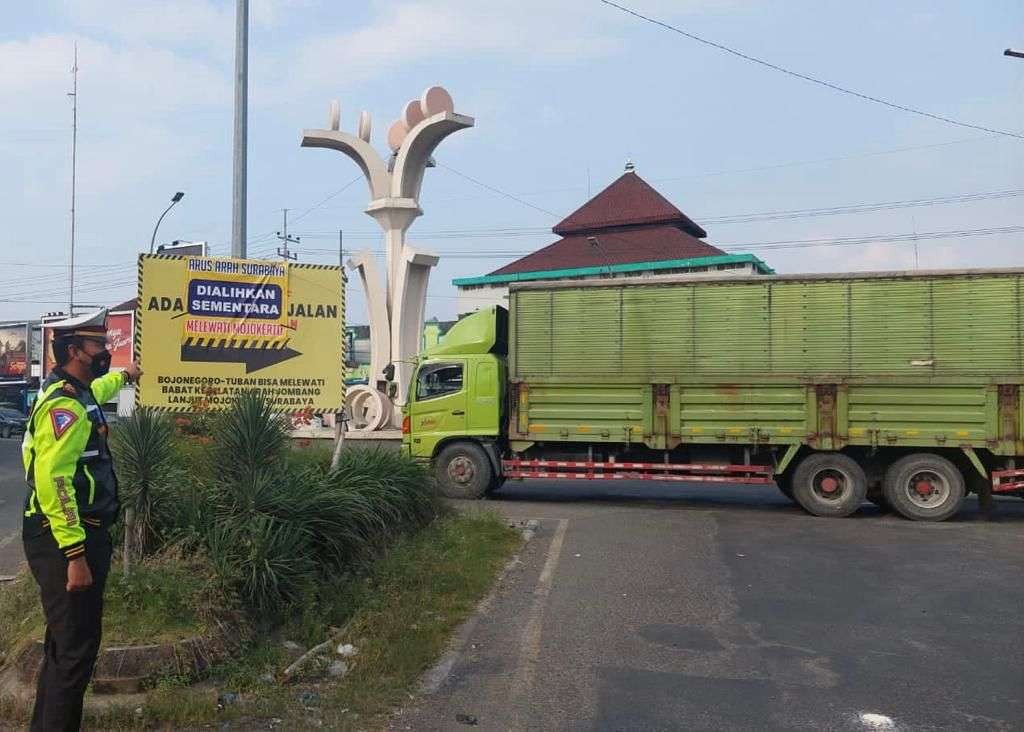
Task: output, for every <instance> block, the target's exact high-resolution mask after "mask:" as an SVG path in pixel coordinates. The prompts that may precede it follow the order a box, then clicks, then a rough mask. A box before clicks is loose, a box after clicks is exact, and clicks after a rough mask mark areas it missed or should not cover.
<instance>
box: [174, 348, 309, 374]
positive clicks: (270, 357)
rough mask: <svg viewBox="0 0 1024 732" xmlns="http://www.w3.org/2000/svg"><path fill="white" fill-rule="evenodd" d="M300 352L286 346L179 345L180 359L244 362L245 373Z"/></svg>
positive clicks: (285, 359) (272, 364)
mask: <svg viewBox="0 0 1024 732" xmlns="http://www.w3.org/2000/svg"><path fill="white" fill-rule="evenodd" d="M301 355H302V354H301V353H299V352H298V351H296V350H295V349H293V348H288V347H287V346H285V347H283V348H237V347H235V346H227V345H225V346H194V345H191V344H185V345H183V346H182V347H181V360H182V361H198V362H202V363H244V364H245V373H247V374H251V373H252V372H253V371H259V370H260V369H265V368H267V367H268V366H274V365H275V364H279V363H281V362H283V361H287V360H288V359H290V358H295V357H296V356H301Z"/></svg>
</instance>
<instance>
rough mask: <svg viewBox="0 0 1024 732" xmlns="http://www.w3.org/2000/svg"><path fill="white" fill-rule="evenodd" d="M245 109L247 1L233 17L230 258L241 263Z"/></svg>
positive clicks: (243, 247)
mask: <svg viewBox="0 0 1024 732" xmlns="http://www.w3.org/2000/svg"><path fill="white" fill-rule="evenodd" d="M248 105H249V0H237V12H236V14H235V156H234V162H235V167H234V177H233V181H234V184H233V186H232V188H233V191H232V196H231V256H232V257H236V258H239V259H245V254H246V251H245V244H246V242H245V236H246V234H245V214H246V149H247V147H248Z"/></svg>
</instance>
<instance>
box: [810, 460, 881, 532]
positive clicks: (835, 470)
mask: <svg viewBox="0 0 1024 732" xmlns="http://www.w3.org/2000/svg"><path fill="white" fill-rule="evenodd" d="M867 492H868V479H867V476H866V475H865V474H864V469H863V468H861V467H860V465H858V464H857V462H856V461H855V460H854V459H853V458H851V457H849V456H847V455H843V454H842V453H838V452H818V453H813V454H811V455H808V456H807V457H806V458H804V459H803V460H802V461H801V462H800V464H799V465H797V466H796V470H795V471H794V472H793V497H794V498H795V499H796V502H797V503H799V504H800V505H801V506H803V508H804V510H805V511H807V512H808V513H811V514H814V515H815V516H825V517H830V518H842V517H844V516H849V515H850V514H851V513H853V512H854V511H856V510H857V509H858V508H860V505H861V504H862V503H864V499H865V497H866V496H867Z"/></svg>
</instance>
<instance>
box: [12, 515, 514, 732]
mask: <svg viewBox="0 0 1024 732" xmlns="http://www.w3.org/2000/svg"><path fill="white" fill-rule="evenodd" d="M519 542H520V538H519V534H518V533H517V532H516V531H514V530H512V529H510V528H509V527H508V526H507V525H506V524H505V522H503V521H502V520H501V519H500V518H498V517H497V516H495V515H493V514H478V515H473V516H462V515H457V516H447V517H444V518H441V519H438V520H436V521H435V522H433V523H432V524H430V525H429V526H427V527H426V528H424V529H422V530H421V531H419V532H417V533H415V534H411V535H408V536H404V537H401V538H399V539H398V540H397V541H396V542H395V543H394V544H393V545H392V547H391V549H390V550H389V551H388V552H387V553H386V554H385V555H383V556H381V557H380V558H378V559H376V560H374V561H372V562H371V563H369V564H368V565H367V566H366V568H365V570H364V571H362V572H360V573H358V574H353V575H350V576H348V577H344V578H341V579H339V580H338V581H336V582H334V583H332V584H330V585H328V586H325V587H323V588H322V592H321V593H320V598H321V599H319V600H315V601H314V600H313V599H312V598H311V599H310V602H309V603H304V604H303V606H296V610H299V608H300V607H305V610H304V611H300V612H299V613H298V615H297V616H295V617H293V618H292V620H291V621H290V622H289V623H287V624H286V625H284V626H283V627H282V628H281V629H280V631H279V632H278V633H277V634H275V636H274V637H273V638H265V639H264V640H262V641H261V642H258V643H256V644H255V645H253V646H251V647H250V648H249V649H248V650H246V651H245V652H244V653H243V654H242V655H241V656H240V657H239V658H237V659H235V660H233V661H230V662H228V663H224V664H221V665H219V666H216V667H214V668H213V669H212V671H211V676H210V678H209V679H208V680H207V682H206V683H205V684H204V685H202V686H201V687H200V688H198V689H197V688H192V687H187V686H185V684H184V681H183V680H179V679H173V678H171V679H165V680H163V681H162V682H160V683H158V684H157V687H156V689H154V690H153V691H152V692H150V694H149V696H148V698H147V702H146V704H145V706H144V708H143V712H142V715H141V716H137V715H135V714H134V712H133V711H129V710H125V711H107V712H104V713H102V714H95V713H93V714H89V715H87V720H86V722H87V724H88V726H92V727H102V728H104V729H138V728H139V727H149V728H161V729H165V728H172V729H177V728H182V727H202V726H204V725H208V724H213V723H220V722H224V721H227V720H238V724H240V725H242V726H244V723H245V720H254V721H255V720H262V721H264V722H265V721H266V720H267V719H270V718H280V719H283V720H284V721H285V724H286V728H301V729H305V728H308V727H309V726H311V725H313V724H315V722H314V721H313V720H318V721H319V722H320V723H322V724H323V726H324V727H325V728H330V729H339V728H340V729H346V728H355V727H358V728H360V729H366V728H368V727H369V728H373V727H375V726H377V725H376V724H375V720H376V721H382V719H380V717H381V715H384V714H386V713H387V712H388V711H389V710H391V709H392V708H393V707H395V706H396V705H398V704H400V703H402V702H404V701H406V700H407V699H408V697H407V696H406V694H407V693H408V692H409V691H410V690H412V687H413V686H414V685H415V684H416V682H417V681H418V680H419V678H420V676H421V675H422V674H423V673H424V672H425V671H426V670H427V669H428V668H430V666H431V665H432V664H433V663H435V662H436V661H437V659H438V658H439V657H440V655H441V654H442V653H443V651H444V650H445V647H446V645H447V643H448V641H449V639H450V637H451V634H452V632H453V631H454V630H455V628H456V627H457V626H458V625H459V623H461V622H462V621H463V620H465V619H466V618H467V617H469V615H470V614H471V613H472V612H473V610H474V608H475V607H476V605H477V603H478V602H479V601H480V600H481V599H482V598H483V596H484V595H485V594H486V593H487V592H488V590H489V589H490V587H491V585H492V583H493V582H494V578H495V576H496V575H497V573H498V571H499V570H500V569H501V567H502V566H504V564H505V562H506V561H507V560H508V557H509V556H510V555H511V553H512V552H513V551H515V549H516V548H517V547H518V546H519ZM140 581H142V580H141V579H140ZM332 628H333V629H337V628H344V629H345V631H344V632H343V633H342V634H341V636H340V639H339V641H340V642H345V643H352V644H353V645H355V646H356V647H357V648H358V654H357V655H356V656H355V657H354V658H351V659H348V661H349V662H350V665H351V670H350V672H349V673H348V674H347V675H346V676H345V677H344V678H343V679H342V680H340V681H334V680H331V679H329V678H325V677H324V676H323V675H322V674H319V673H313V674H311V675H309V676H307V677H305V678H301V679H299V680H297V681H295V682H293V683H282V682H280V681H275V682H274V683H267V681H265V680H261V679H260V676H262V675H263V674H265V673H267V672H268V671H271V672H273V673H274V674H275V676H276V677H277V678H278V679H280V677H281V671H282V670H283V669H284V668H285V667H286V666H287V665H288V662H289V658H288V657H287V656H286V653H285V651H284V649H283V646H282V641H284V640H294V641H297V642H300V643H301V644H302V645H303V646H306V647H309V646H312V645H314V644H316V643H319V642H321V641H323V640H325V639H326V638H328V637H330V635H331V634H332ZM225 692H231V693H235V694H238V695H239V696H240V698H241V699H242V702H241V703H240V704H238V705H231V706H227V707H226V708H225V709H223V710H221V711H218V709H217V698H218V696H219V695H220V694H223V693H225ZM309 693H313V694H315V700H314V701H312V702H311V701H310V699H311V697H309V696H308V694H309ZM303 694H307V696H306V697H305V700H304V701H303V700H300V699H301V697H302V695H303ZM343 710H345V711H343ZM4 711H8V710H6V709H5V710H4Z"/></svg>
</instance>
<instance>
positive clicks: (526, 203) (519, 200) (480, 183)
mask: <svg viewBox="0 0 1024 732" xmlns="http://www.w3.org/2000/svg"><path fill="white" fill-rule="evenodd" d="M437 165H438V167H439V168H444V169H445V170H447V171H449V172H451V173H454V174H455V175H457V176H459V177H460V178H465V179H466V180H468V181H469V182H470V183H475V184H476V185H478V186H480V187H481V188H486V189H487V190H489V191H491V192H492V193H497V194H498V195H499V196H504V197H505V198H509V199H511V200H513V201H515V202H516V203H521V204H522V205H524V206H528V207H529V208H532V209H533V210H534V211H540V212H541V213H545V214H547V215H548V216H554V217H555V218H559V219H560V218H562V214H556V213H555V212H554V211H548V210H547V209H546V208H541V207H540V206H534V205H533V204H532V203H530V202H529V201H524V200H523V199H522V198H519V197H518V196H514V195H512V194H511V193H507V192H506V191H503V190H501V189H500V188H495V187H494V186H492V185H488V184H487V183H484V182H483V181H481V180H477V179H476V178H474V177H473V176H470V175H466V174H465V173H460V172H459V171H457V170H456V169H455V168H453V167H451V166H450V165H445V164H444V163H438V164H437Z"/></svg>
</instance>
